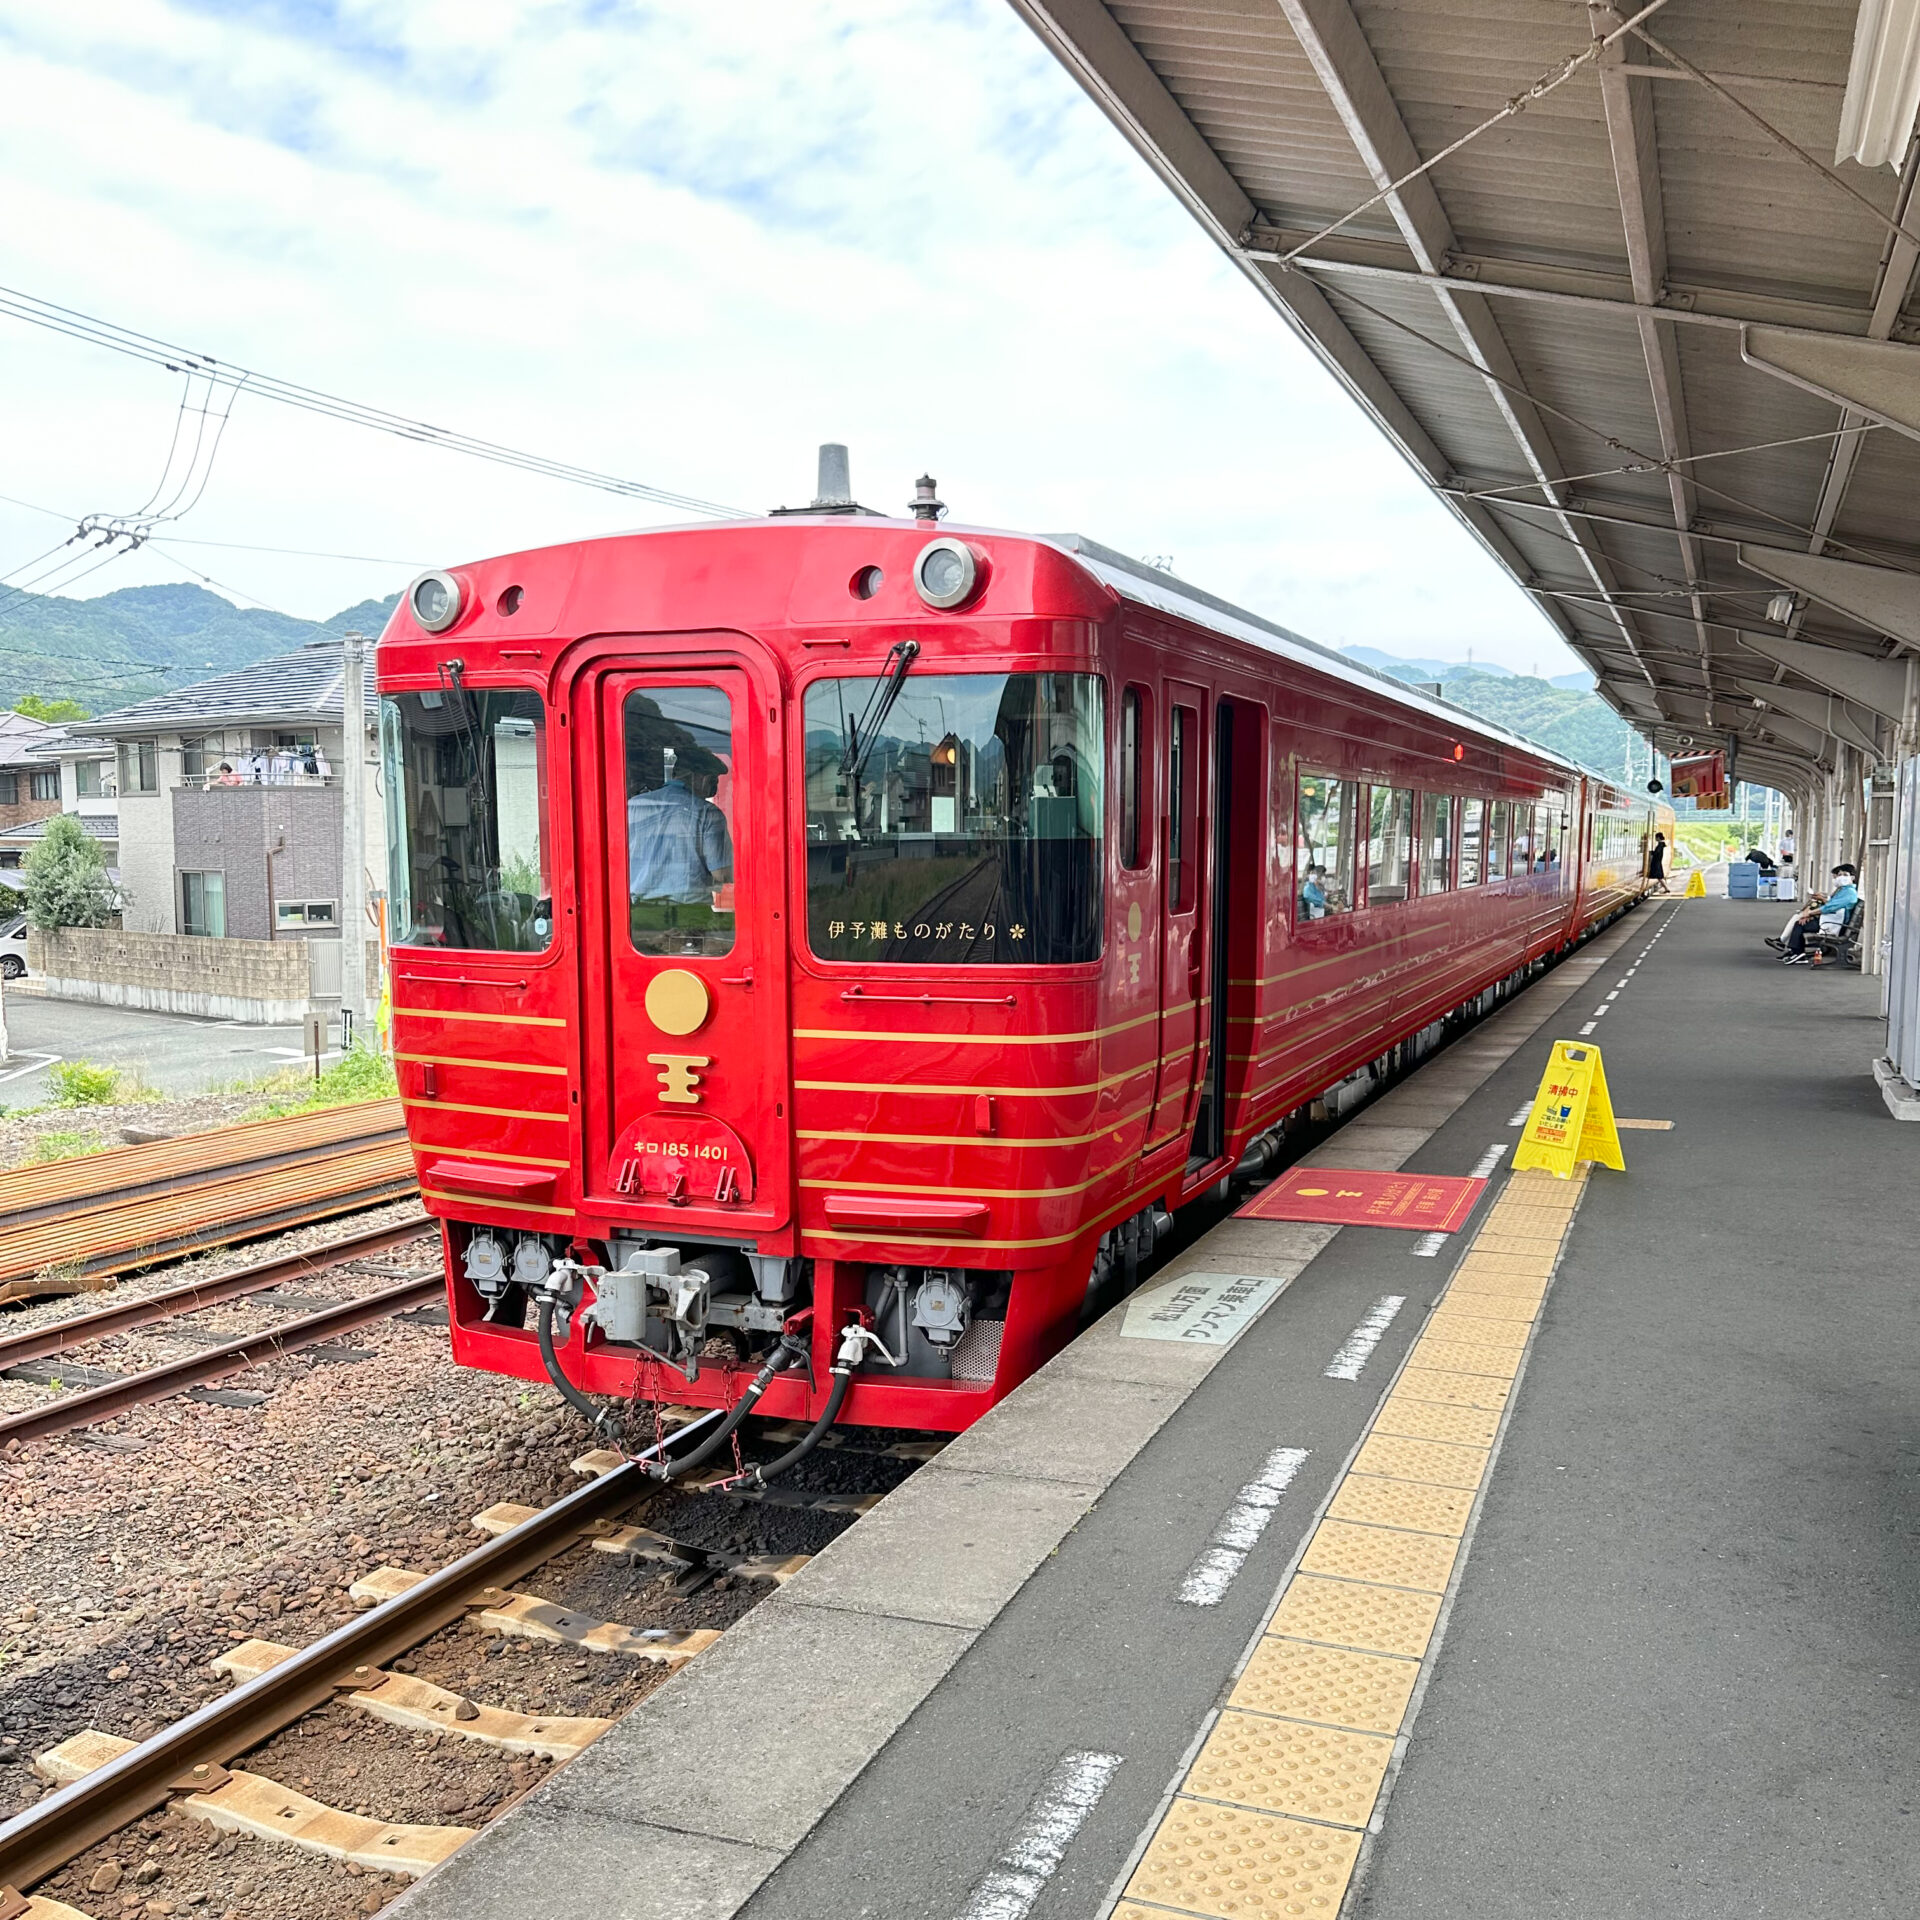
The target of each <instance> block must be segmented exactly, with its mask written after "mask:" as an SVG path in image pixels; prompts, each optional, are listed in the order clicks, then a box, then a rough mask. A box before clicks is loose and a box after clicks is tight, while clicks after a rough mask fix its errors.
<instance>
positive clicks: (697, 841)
mask: <svg viewBox="0 0 1920 1920" xmlns="http://www.w3.org/2000/svg"><path fill="white" fill-rule="evenodd" d="M622 719H623V730H624V733H625V736H626V739H625V754H626V769H627V924H628V927H629V929H630V931H631V934H632V938H633V950H634V951H635V952H636V953H645V954H719V953H727V952H730V951H731V950H732V947H733V818H734V788H733V772H734V765H735V761H734V751H733V703H732V702H731V701H730V700H729V699H728V698H727V696H726V693H725V691H724V690H723V689H722V688H719V687H716V686H712V685H707V686H682V687H669V686H657V685H656V686H650V687H648V688H646V689H645V690H644V691H641V692H636V693H630V694H628V695H627V698H626V704H625V707H624V710H623V715H622Z"/></svg>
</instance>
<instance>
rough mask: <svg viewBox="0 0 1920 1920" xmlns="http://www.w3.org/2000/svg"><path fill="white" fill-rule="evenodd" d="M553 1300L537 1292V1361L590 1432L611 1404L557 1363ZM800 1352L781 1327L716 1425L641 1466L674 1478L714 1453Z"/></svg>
mask: <svg viewBox="0 0 1920 1920" xmlns="http://www.w3.org/2000/svg"><path fill="white" fill-rule="evenodd" d="M559 1304H560V1303H559V1301H558V1299H557V1298H556V1297H555V1296H554V1295H552V1294H543V1295H542V1296H541V1300H540V1311H539V1316H538V1319H537V1321H536V1327H537V1330H538V1333H539V1338H540V1359H541V1362H542V1364H543V1365H544V1366H545V1367H546V1370H547V1378H548V1379H549V1380H551V1381H552V1382H553V1384H554V1386H555V1387H556V1388H557V1389H558V1390H559V1392H560V1394H561V1396H562V1398H564V1399H565V1400H566V1402H567V1404H568V1405H569V1406H571V1407H572V1408H573V1409H574V1410H575V1411H576V1412H577V1413H579V1414H580V1415H581V1417H582V1418H583V1419H584V1420H585V1421H586V1423H587V1425H588V1426H589V1427H590V1428H592V1430H593V1431H594V1432H595V1433H600V1432H603V1431H606V1430H607V1429H608V1428H609V1426H610V1423H611V1421H612V1418H613V1408H612V1406H611V1405H607V1406H604V1407H602V1406H596V1405H595V1404H594V1403H593V1401H591V1400H590V1399H588V1397H587V1396H586V1395H585V1394H584V1393H582V1392H581V1391H580V1389H579V1388H578V1387H576V1386H575V1385H574V1384H573V1382H572V1381H571V1380H569V1379H568V1378H567V1376H566V1372H565V1370H564V1369H563V1368H562V1367H561V1365H560V1356H559V1354H558V1353H557V1352H556V1351H555V1350H554V1345H553V1315H554V1309H555V1308H556V1307H557V1306H558V1305H559ZM806 1357H807V1349H806V1344H805V1342H804V1341H802V1340H801V1339H799V1338H798V1337H797V1336H796V1335H795V1334H792V1333H783V1334H782V1335H781V1336H780V1339H779V1341H778V1342H777V1343H776V1345H775V1346H774V1349H773V1351H772V1353H770V1354H769V1355H768V1356H767V1362H766V1365H765V1366H763V1367H762V1368H761V1369H760V1371H759V1372H758V1373H757V1374H755V1375H754V1377H753V1380H752V1382H751V1383H750V1384H749V1386H748V1388H747V1390H746V1392H745V1393H743V1394H742V1395H741V1396H740V1398H739V1399H738V1400H736V1401H735V1402H734V1403H733V1405H732V1407H730V1408H729V1409H728V1411H727V1417H726V1418H725V1419H724V1420H722V1421H721V1422H720V1424H719V1425H718V1426H716V1427H714V1428H713V1429H712V1431H711V1432H709V1433H708V1435H707V1437H706V1438H705V1439H704V1440H702V1441H701V1443H700V1444H699V1445H698V1446H697V1447H695V1448H694V1450H693V1451H692V1452H691V1453H688V1454H683V1455H681V1457H680V1458H678V1459H677V1460H668V1459H666V1458H665V1457H664V1456H662V1457H659V1458H656V1459H653V1460H647V1461H644V1462H642V1465H643V1466H644V1468H645V1470H646V1472H647V1473H648V1474H649V1475H650V1476H651V1477H652V1478H654V1479H656V1480H678V1479H679V1478H680V1477H681V1476H682V1475H683V1474H687V1473H691V1472H692V1471H693V1469H694V1468H695V1467H697V1466H699V1465H700V1464H701V1463H702V1462H703V1461H706V1460H710V1459H712V1458H713V1456H714V1454H715V1453H717V1452H718V1451H719V1449H720V1448H721V1447H723V1446H725V1445H726V1443H727V1441H728V1440H730V1439H731V1438H732V1437H733V1432H734V1429H735V1428H736V1427H738V1426H739V1424H740V1422H741V1421H742V1420H744V1419H745V1418H746V1417H747V1415H748V1414H750V1413H751V1412H752V1411H753V1409H754V1407H755V1406H756V1404H757V1403H758V1402H759V1399H760V1396H761V1395H762V1394H763V1393H765V1392H766V1390H767V1389H768V1388H769V1387H770V1386H772V1385H773V1382H774V1380H775V1378H776V1377H777V1376H778V1375H780V1374H782V1373H784V1372H785V1371H786V1370H787V1369H788V1368H789V1367H795V1366H798V1365H800V1363H801V1362H802V1361H803V1360H805V1359H806ZM835 1371H836V1372H838V1371H839V1369H838V1368H836V1369H835ZM835 1392H836V1393H837V1394H838V1395H839V1396H840V1399H844V1398H845V1396H846V1387H845V1384H844V1383H840V1382H836V1385H835ZM839 1404H840V1400H839V1399H835V1400H833V1401H831V1402H830V1404H829V1407H828V1414H827V1424H828V1425H831V1424H832V1417H833V1414H834V1413H835V1412H837V1411H838V1409H839ZM821 1430H822V1431H823V1432H824V1431H825V1429H824V1428H822V1429H821ZM811 1445H812V1441H811V1440H809V1441H808V1442H807V1443H806V1446H807V1447H811ZM804 1450H805V1449H804V1448H803V1449H796V1451H795V1454H794V1458H796V1459H797V1458H798V1457H799V1454H800V1452H801V1451H804Z"/></svg>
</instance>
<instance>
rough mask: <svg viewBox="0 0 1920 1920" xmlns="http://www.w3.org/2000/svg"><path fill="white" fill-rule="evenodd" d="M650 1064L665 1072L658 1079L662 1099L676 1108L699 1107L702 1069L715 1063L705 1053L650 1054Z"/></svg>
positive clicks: (648, 1058) (648, 1057) (648, 1056)
mask: <svg viewBox="0 0 1920 1920" xmlns="http://www.w3.org/2000/svg"><path fill="white" fill-rule="evenodd" d="M647 1060H648V1063H649V1064H650V1065H652V1066H656V1067H659V1068H661V1069H663V1071H662V1072H661V1073H660V1074H658V1075H657V1076H656V1077H657V1078H658V1080H659V1082H660V1098H661V1099H662V1100H664V1101H666V1102H668V1103H669V1104H670V1105H673V1106H676V1107H697V1106H698V1105H699V1104H700V1073H699V1069H700V1068H702V1067H710V1066H712V1065H713V1061H712V1060H711V1059H710V1058H709V1057H708V1056H707V1055H706V1054H704V1053H650V1054H648V1055H647Z"/></svg>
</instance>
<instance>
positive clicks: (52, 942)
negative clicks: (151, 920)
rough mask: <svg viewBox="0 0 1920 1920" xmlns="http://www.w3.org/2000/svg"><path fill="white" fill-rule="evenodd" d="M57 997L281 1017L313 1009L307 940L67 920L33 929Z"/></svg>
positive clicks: (33, 956)
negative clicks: (212, 936)
mask: <svg viewBox="0 0 1920 1920" xmlns="http://www.w3.org/2000/svg"><path fill="white" fill-rule="evenodd" d="M27 963H28V965H29V966H31V967H34V968H35V969H37V970H39V971H41V972H43V973H44V974H45V976H46V987H45V991H46V994H47V997H48V998H49V999H53V1000H89V1001H93V1002H94V1003H96V1004H98V1005H101V1006H109V1007H144V1008H147V1009H149V1010H152V1011H157V1012H163V1013H186V1014H197V1015H200V1016H202V1017H204V1018H207V1019H215V1020H248V1021H253V1022H256V1023H259V1024H262V1025H274V1024H281V1023H286V1022H290V1021H295V1020H299V1019H302V1018H304V1017H305V1015H306V1011H307V943H306V942H305V941H304V940H272V941H270V940H231V939H229V940H201V939H196V938H192V937H190V936H188V935H186V934H156V933H138V932H128V931H120V932H107V931H101V930H97V929H94V928H84V927H68V928H65V929H63V930H62V931H60V932H58V933H41V932H39V931H38V930H37V929H36V930H34V931H32V932H30V933H29V934H28V936H27Z"/></svg>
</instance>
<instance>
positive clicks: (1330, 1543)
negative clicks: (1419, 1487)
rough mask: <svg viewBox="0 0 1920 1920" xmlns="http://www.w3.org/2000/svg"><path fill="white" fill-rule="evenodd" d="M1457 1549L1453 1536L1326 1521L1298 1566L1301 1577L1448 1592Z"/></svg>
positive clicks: (1342, 1521)
mask: <svg viewBox="0 0 1920 1920" xmlns="http://www.w3.org/2000/svg"><path fill="white" fill-rule="evenodd" d="M1459 1550H1460V1542H1459V1541H1458V1540H1456V1539H1455V1538H1454V1537H1453V1536H1452V1535H1451V1534H1445V1533H1413V1532H1410V1531H1408V1530H1407V1529H1406V1528H1403V1527H1362V1526H1356V1525H1355V1524H1354V1523H1353V1522H1352V1521H1350V1520H1333V1519H1327V1520H1322V1521H1321V1522H1320V1524H1319V1526H1318V1527H1316V1528H1315V1529H1314V1534H1313V1538H1312V1539H1311V1540H1310V1541H1309V1542H1308V1543H1307V1550H1306V1552H1305V1553H1303V1554H1302V1555H1301V1556H1300V1568H1301V1571H1302V1572H1303V1573H1324V1574H1326V1575H1327V1576H1328V1578H1330V1579H1335V1580H1370V1581H1373V1582H1374V1583H1375V1584H1377V1585H1379V1586H1386V1587H1418V1588H1420V1589H1421V1590H1422V1591H1423V1592H1426V1593H1445V1592H1446V1590H1447V1578H1448V1576H1449V1575H1450V1574H1451V1573H1452V1572H1453V1560H1454V1555H1455V1554H1457V1553H1458V1552H1459ZM1307 1717H1308V1718H1309V1719H1317V1718H1318V1717H1319V1716H1318V1715H1312V1714H1310V1715H1308V1716H1307Z"/></svg>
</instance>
